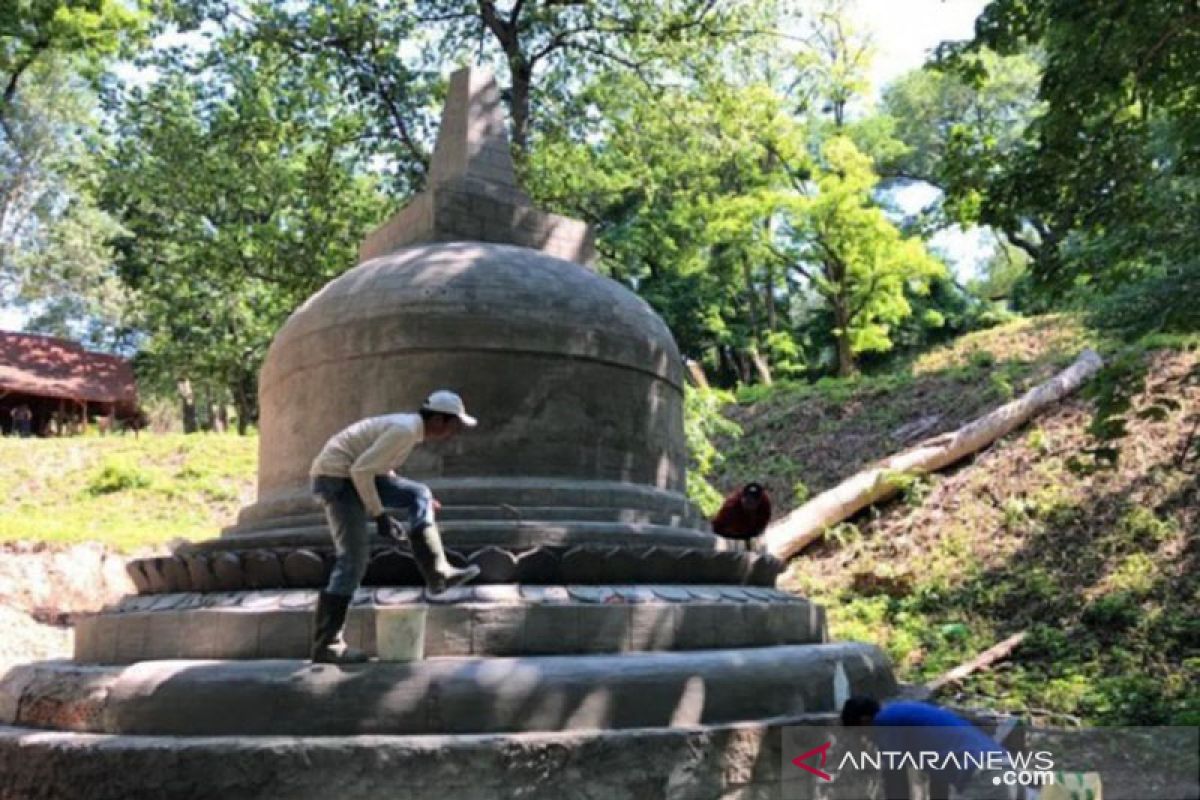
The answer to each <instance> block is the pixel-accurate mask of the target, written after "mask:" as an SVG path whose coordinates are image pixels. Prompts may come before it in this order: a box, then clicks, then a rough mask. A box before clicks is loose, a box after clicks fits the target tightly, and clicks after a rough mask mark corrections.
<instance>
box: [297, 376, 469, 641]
mask: <svg viewBox="0 0 1200 800" xmlns="http://www.w3.org/2000/svg"><path fill="white" fill-rule="evenodd" d="M475 424H476V420H475V418H474V417H472V416H470V415H469V414H467V412H466V408H465V407H464V405H463V401H462V398H461V397H459V396H458V395H457V394H455V393H454V392H451V391H447V390H439V391H436V392H434V393H433V394H431V395H430V396H429V399H427V400H426V401H425V403H424V404H423V405H422V406H421V409H420V411H418V412H417V413H401V414H386V415H383V416H379V417H369V418H367V419H363V420H359V421H358V422H355V423H354V424H352V425H350V426H349V427H347V428H344V429H343V430H341V431H340V432H338V433H336V434H334V435H333V436H332V437H331V438H330V439H329V441H328V442H326V443H325V446H324V447H323V448H321V452H320V453H319V454H318V455H317V457H316V458H315V459H314V460H313V463H312V467H311V468H310V469H309V475H310V476H311V478H312V491H313V494H314V495H316V497H317V500H318V501H319V502H320V503H321V506H322V507H323V508H324V509H325V518H326V519H327V520H328V522H329V531H330V533H331V534H332V536H333V546H334V553H335V555H336V561H335V562H334V566H333V571H332V573H330V576H329V583H328V584H327V586H326V587H325V589H324V590H323V591H322V592H321V593H320V595H319V598H318V600H317V615H316V624H315V626H314V629H313V631H314V633H313V645H312V660H313V661H314V662H318V663H334V664H353V663H361V662H363V661H366V660H367V655H366V654H365V653H362V652H360V651H358V650H355V649H354V648H351V647H349V646H347V645H346V643H345V641H343V639H342V629H343V627H345V624H346V612H347V609H348V608H349V606H350V600H351V598H353V596H354V590H355V589H357V588H358V585H359V584H360V583H361V582H362V579H363V574H364V573H365V572H366V570H367V559H368V556H369V554H370V536H369V533H368V526H367V520H368V519H373V520H374V521H375V529H376V531H377V532H378V533H379V535H380V536H383V537H390V538H393V539H397V540H402V539H404V537H405V533H406V532H407V536H408V540H409V542H410V544H411V545H412V552H413V558H414V560H415V561H416V562H417V567H418V568H419V569H420V571H421V576H422V577H423V578H424V579H425V585H426V586H427V587H428V589H429V591H430V592H432V593H434V594H437V593H439V592H442V591H445V590H446V589H448V588H450V587H452V586H459V585H461V584H464V583H467V582H469V581H471V580H472V579H474V578H475V577H476V576H477V575H479V567H476V566H470V567H467V568H466V569H457V568H455V567H453V566H451V565H450V563H449V562H448V561H447V560H446V555H445V553H444V552H443V550H442V539H441V535H440V534H439V533H438V528H437V522H436V521H435V519H434V513H435V510H436V505H437V504H436V501H435V500H434V498H433V492H432V491H430V489H429V487H428V486H426V485H424V484H422V483H417V482H416V481H411V480H406V479H404V478H401V477H399V476H398V475H396V473H395V472H393V471H392V470H394V469H396V468H397V467H399V466H400V465H401V464H403V463H404V461H405V460H406V459H407V458H408V455H409V453H411V452H412V449H413V448H414V447H415V446H416V445H418V444H419V443H421V442H438V441H445V440H448V439H452V438H454V437H455V436H457V435H458V434H459V433H461V432H462V430H463V428H464V427H466V428H473V427H475ZM398 516H399V517H402V518H403V519H404V523H403V524H402V523H401V521H400V520H399V519H397V517H398Z"/></svg>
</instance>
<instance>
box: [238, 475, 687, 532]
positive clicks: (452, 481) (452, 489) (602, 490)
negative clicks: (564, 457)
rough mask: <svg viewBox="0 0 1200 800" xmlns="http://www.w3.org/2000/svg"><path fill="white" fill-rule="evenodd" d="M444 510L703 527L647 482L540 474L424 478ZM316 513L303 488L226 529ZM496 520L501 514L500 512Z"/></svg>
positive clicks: (680, 500) (683, 503) (247, 511)
mask: <svg viewBox="0 0 1200 800" xmlns="http://www.w3.org/2000/svg"><path fill="white" fill-rule="evenodd" d="M425 483H427V484H428V485H429V487H430V488H431V489H432V490H433V493H434V495H436V496H437V498H438V500H440V501H441V503H442V505H443V506H444V507H445V508H450V507H452V506H491V507H494V508H499V507H500V506H502V505H510V506H515V507H517V508H522V507H528V508H535V507H563V506H572V507H583V508H598V509H610V510H625V509H631V510H636V511H643V512H648V513H651V514H660V515H667V516H681V517H682V518H683V519H685V520H687V522H686V524H684V525H683V526H682V527H685V528H694V527H703V519H702V517H701V515H700V512H699V509H698V508H696V507H695V506H694V505H693V504H691V503H690V502H688V500H687V498H686V497H685V496H684V495H682V494H678V493H675V492H668V491H664V490H661V489H657V488H654V487H651V486H644V485H640V484H633V483H624V482H620V481H591V480H561V479H554V478H544V477H515V476H514V477H493V478H433V479H429V480H427V481H425ZM317 512H319V508H318V506H317V503H316V501H315V500H314V499H313V498H312V496H311V495H310V494H308V492H307V491H305V492H301V493H297V494H290V495H286V496H284V497H277V498H275V499H274V500H267V501H263V500H261V499H260V501H259V502H258V503H255V504H254V505H252V506H247V507H246V508H244V509H243V510H242V513H241V515H240V516H239V518H238V523H237V525H235V526H233V527H232V528H229V529H227V530H226V531H225V534H226V535H238V534H239V533H241V532H247V533H249V532H252V531H256V530H262V529H264V528H270V527H278V526H282V525H289V524H292V523H291V522H289V520H294V519H295V518H297V517H302V516H304V515H308V514H313V513H317ZM501 518H504V516H502V517H501Z"/></svg>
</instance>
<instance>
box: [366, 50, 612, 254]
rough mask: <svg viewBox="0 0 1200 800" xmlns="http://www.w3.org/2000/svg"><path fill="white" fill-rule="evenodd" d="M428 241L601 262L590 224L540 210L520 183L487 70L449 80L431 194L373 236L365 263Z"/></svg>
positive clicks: (469, 71) (468, 69)
mask: <svg viewBox="0 0 1200 800" xmlns="http://www.w3.org/2000/svg"><path fill="white" fill-rule="evenodd" d="M429 242H491V243H495V244H511V245H517V246H518V247H528V248H530V249H531V250H540V251H541V252H543V253H549V254H550V255H553V256H556V257H558V258H562V259H566V260H568V261H575V262H577V263H580V264H586V265H591V264H592V263H593V262H594V261H595V259H596V246H595V242H594V239H593V236H592V231H591V229H590V228H589V226H588V225H587V224H586V223H584V222H582V221H580V220H577V219H571V218H569V217H564V216H561V215H559V214H551V213H548V212H546V211H542V210H540V209H538V208H536V207H534V205H533V202H532V201H531V200H530V199H529V195H527V194H526V193H525V191H524V190H523V189H522V188H521V186H520V184H518V183H517V175H516V170H514V169H513V159H512V151H511V150H510V149H509V141H508V126H507V123H506V117H505V111H504V105H503V103H502V102H501V101H500V90H499V88H498V87H497V86H496V79H495V78H494V77H492V73H491V72H489V71H488V70H485V69H477V68H474V67H465V68H463V69H460V70H458V71H457V72H455V73H454V74H453V75H451V76H450V91H449V93H448V94H447V96H446V105H445V107H444V108H443V109H442V126H441V128H440V130H439V131H438V138H437V144H436V145H435V146H434V149H433V160H432V161H431V162H430V165H429V175H428V177H427V180H426V182H425V189H424V191H422V192H421V193H420V194H417V195H415V196H413V197H412V198H410V199H409V201H408V204H407V205H405V206H404V208H402V209H400V210H399V211H397V212H396V213H395V214H393V215H392V217H391V219H389V220H388V221H387V222H385V223H384V224H383V225H381V226H380V227H378V228H376V229H375V230H374V231H372V232H371V233H370V234H368V235H367V238H366V239H365V240H364V241H363V243H362V245H361V246H360V247H359V249H358V258H359V261H369V260H370V259H373V258H378V257H379V256H383V255H387V254H388V253H392V252H395V251H396V250H399V249H401V248H404V247H410V246H412V245H416V244H425V243H429Z"/></svg>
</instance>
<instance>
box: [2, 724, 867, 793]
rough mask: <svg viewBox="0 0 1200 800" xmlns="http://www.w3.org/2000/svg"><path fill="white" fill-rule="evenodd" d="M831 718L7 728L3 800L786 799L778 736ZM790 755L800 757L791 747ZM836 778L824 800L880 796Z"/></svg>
mask: <svg viewBox="0 0 1200 800" xmlns="http://www.w3.org/2000/svg"><path fill="white" fill-rule="evenodd" d="M832 724H836V723H835V722H834V719H833V718H832V715H828V714H805V715H800V716H796V717H786V718H775V719H769V720H755V721H753V722H740V723H730V724H722V725H692V726H674V727H656V728H639V729H625V730H614V731H564V732H551V733H516V734H494V735H487V736H446V735H425V736H346V737H341V736H329V737H303V738H301V737H293V736H249V735H239V736H229V737H198V736H197V737H193V736H111V735H99V734H88V733H71V732H54V731H43V730H33V729H31V728H20V727H11V726H0V798H3V800H17V799H18V798H20V800H30V798H76V797H80V796H81V795H80V787H82V786H86V787H87V798H88V800H196V798H199V797H223V798H237V800H279V798H287V799H288V800H332V799H333V798H336V800H379V798H383V797H386V798H388V800H418V799H420V800H430V799H431V798H439V799H441V800H445V799H446V798H453V800H502V799H503V798H511V797H517V796H519V797H520V798H522V800H562V798H576V797H592V798H599V797H603V798H605V800H645V798H648V797H653V798H667V799H668V800H685V799H686V800H692V799H698V798H705V800H708V799H709V798H722V799H723V800H734V799H735V798H736V799H737V800H766V799H767V798H771V800H778V798H780V797H810V796H816V795H815V793H814V794H811V795H810V794H809V793H808V791H811V790H812V789H813V788H814V787H813V786H812V783H813V782H812V779H810V780H809V782H808V783H807V784H804V785H795V784H792V785H790V786H789V793H788V794H786V795H785V794H783V793H782V791H781V790H782V786H781V781H782V779H783V777H784V774H785V773H784V769H783V767H784V764H785V763H786V762H785V760H784V755H785V754H784V752H783V749H782V746H783V739H784V737H783V735H782V730H783V729H784V728H792V727H795V726H814V727H817V726H819V727H820V728H824V727H827V726H830V725H832ZM787 755H788V756H792V755H794V754H792V753H788V754H787ZM847 783H850V782H849V781H845V780H842V781H839V782H837V783H833V784H829V785H826V786H824V787H821V794H820V796H821V797H823V798H825V800H840V798H855V800H862V798H864V797H873V796H874V795H870V794H863V793H862V788H863V787H861V786H859V785H857V784H855V785H853V790H854V792H853V793H851V792H845V791H843V790H844V789H847V788H850V787H847V786H845V784H847Z"/></svg>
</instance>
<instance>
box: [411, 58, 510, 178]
mask: <svg viewBox="0 0 1200 800" xmlns="http://www.w3.org/2000/svg"><path fill="white" fill-rule="evenodd" d="M456 179H467V180H471V181H476V180H477V181H484V182H486V183H490V184H493V185H495V186H496V187H497V188H501V187H502V188H504V189H508V190H510V191H515V192H520V194H521V196H524V192H523V191H521V188H520V186H519V185H518V184H517V175H516V171H515V170H514V169H513V160H512V150H511V148H510V145H509V140H508V129H507V124H506V122H505V115H504V104H503V103H502V102H501V100H500V90H499V88H498V87H497V86H496V79H495V77H493V75H492V74H491V72H489V71H487V70H483V69H476V68H473V67H465V68H463V69H460V70H458V71H457V72H455V73H454V74H453V75H451V76H450V91H449V94H448V95H447V96H446V105H445V107H444V108H443V109H442V125H441V128H440V129H439V130H438V138H437V145H436V146H435V147H434V150H433V162H432V163H431V165H430V168H429V186H430V187H434V186H437V185H438V184H441V183H446V182H448V181H453V180H456Z"/></svg>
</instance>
